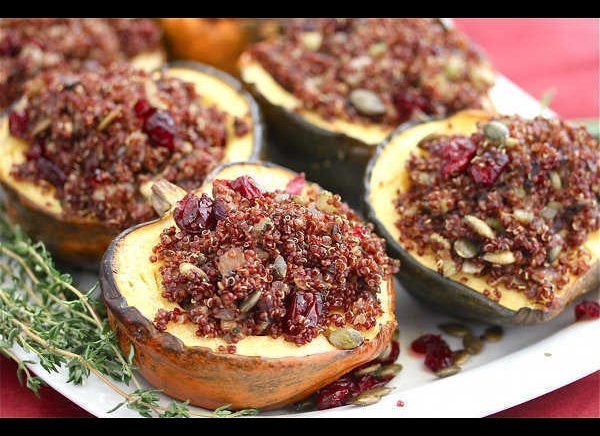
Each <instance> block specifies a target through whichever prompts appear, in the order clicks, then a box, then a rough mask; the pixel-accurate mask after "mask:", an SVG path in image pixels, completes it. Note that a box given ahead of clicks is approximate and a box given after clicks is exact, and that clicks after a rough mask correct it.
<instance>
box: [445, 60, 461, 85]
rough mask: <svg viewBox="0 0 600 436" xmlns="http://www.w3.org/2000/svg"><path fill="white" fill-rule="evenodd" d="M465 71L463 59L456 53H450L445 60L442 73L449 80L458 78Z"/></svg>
mask: <svg viewBox="0 0 600 436" xmlns="http://www.w3.org/2000/svg"><path fill="white" fill-rule="evenodd" d="M464 72H465V60H464V59H463V58H462V57H461V56H458V55H452V56H450V57H449V58H448V60H447V61H446V65H445V66H444V73H445V74H446V77H447V78H448V79H450V80H458V79H460V78H461V77H462V75H463V73H464Z"/></svg>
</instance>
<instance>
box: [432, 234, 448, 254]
mask: <svg viewBox="0 0 600 436" xmlns="http://www.w3.org/2000/svg"><path fill="white" fill-rule="evenodd" d="M429 239H431V241H433V242H437V243H438V244H439V245H441V246H442V247H444V248H445V249H447V250H450V241H448V240H447V239H446V238H444V237H443V236H442V235H440V234H439V233H432V234H431V236H429Z"/></svg>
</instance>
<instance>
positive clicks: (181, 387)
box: [100, 163, 397, 409]
mask: <svg viewBox="0 0 600 436" xmlns="http://www.w3.org/2000/svg"><path fill="white" fill-rule="evenodd" d="M152 189H153V197H152V201H153V204H154V206H155V208H156V209H157V210H158V211H161V212H164V215H163V216H162V218H160V219H158V220H156V221H152V222H149V223H146V224H141V225H138V226H135V227H133V228H131V229H129V230H126V231H125V232H124V233H122V234H121V235H120V236H118V237H117V238H116V239H115V240H114V241H113V243H112V244H111V245H110V247H109V249H108V250H107V252H106V254H105V255H104V258H103V261H102V264H101V271H100V280H101V282H100V283H101V287H102V295H103V298H104V301H105V303H106V306H107V308H108V317H109V320H110V322H111V324H112V325H113V326H114V327H115V328H116V330H117V333H118V339H119V342H120V344H121V347H122V349H123V350H124V352H126V353H127V352H129V350H130V347H131V346H133V347H134V348H135V364H136V367H137V368H139V370H140V372H141V373H142V374H143V376H144V377H145V378H146V379H147V380H148V381H149V382H150V383H151V384H153V385H154V386H156V387H157V388H159V389H162V390H163V391H164V392H165V393H167V394H168V395H171V396H173V397H175V398H178V399H181V400H189V401H190V402H191V403H192V404H195V405H199V406H203V407H207V408H215V407H219V406H221V405H223V404H231V405H232V407H233V408H235V409H238V408H248V407H254V408H261V409H268V408H275V407H279V406H284V405H287V404H291V403H294V402H297V401H299V400H301V399H303V398H305V397H308V396H309V395H310V394H312V393H314V392H315V391H317V390H318V389H320V388H321V387H323V386H325V385H327V384H328V383H331V382H332V381H334V380H336V379H338V378H339V377H340V376H342V375H343V374H345V373H347V372H349V371H350V370H352V369H353V368H356V367H358V366H360V365H361V364H364V363H366V362H369V361H371V360H373V359H375V358H376V357H377V356H379V355H380V354H381V353H382V352H385V350H386V349H387V348H388V345H389V344H390V340H391V338H392V335H393V332H394V330H395V328H396V320H395V316H394V287H393V282H392V274H393V272H394V271H396V270H397V262H396V261H393V260H391V259H390V258H388V257H387V255H386V254H385V241H384V240H383V239H381V238H379V237H377V236H376V235H375V234H374V233H373V232H372V226H370V225H367V224H364V223H363V222H362V221H361V220H360V219H359V217H358V216H357V215H356V214H355V213H354V212H353V211H352V210H351V209H349V208H348V206H346V205H345V204H344V203H341V202H340V197H339V196H337V195H335V196H334V195H332V194H331V193H329V192H327V191H323V190H321V189H320V188H319V187H318V186H317V185H314V184H312V183H308V182H305V180H304V176H303V175H298V174H296V173H294V172H292V171H290V170H287V169H285V168H283V167H278V166H275V165H272V164H266V163H234V164H225V165H223V166H221V167H219V168H217V169H216V170H215V172H213V173H212V174H211V175H210V176H209V177H208V179H207V181H206V182H205V184H204V185H203V186H202V188H201V189H199V190H197V191H194V192H193V193H189V194H187V195H186V192H185V191H184V190H182V189H180V188H178V187H176V186H174V185H172V184H170V183H168V182H165V181H159V182H157V183H156V184H154V186H153V188H152Z"/></svg>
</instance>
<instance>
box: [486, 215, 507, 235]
mask: <svg viewBox="0 0 600 436" xmlns="http://www.w3.org/2000/svg"><path fill="white" fill-rule="evenodd" d="M485 222H486V224H487V225H488V226H490V227H491V228H492V229H494V230H497V231H499V232H503V231H504V230H505V229H504V225H502V221H500V220H499V219H498V218H486V219H485Z"/></svg>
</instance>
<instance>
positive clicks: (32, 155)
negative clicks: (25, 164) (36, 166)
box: [25, 141, 44, 160]
mask: <svg viewBox="0 0 600 436" xmlns="http://www.w3.org/2000/svg"><path fill="white" fill-rule="evenodd" d="M43 155H44V145H43V144H42V143H41V142H37V141H36V142H34V143H33V144H31V145H30V146H29V149H28V150H27V151H26V152H25V157H26V158H27V160H36V159H39V158H40V156H43Z"/></svg>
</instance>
